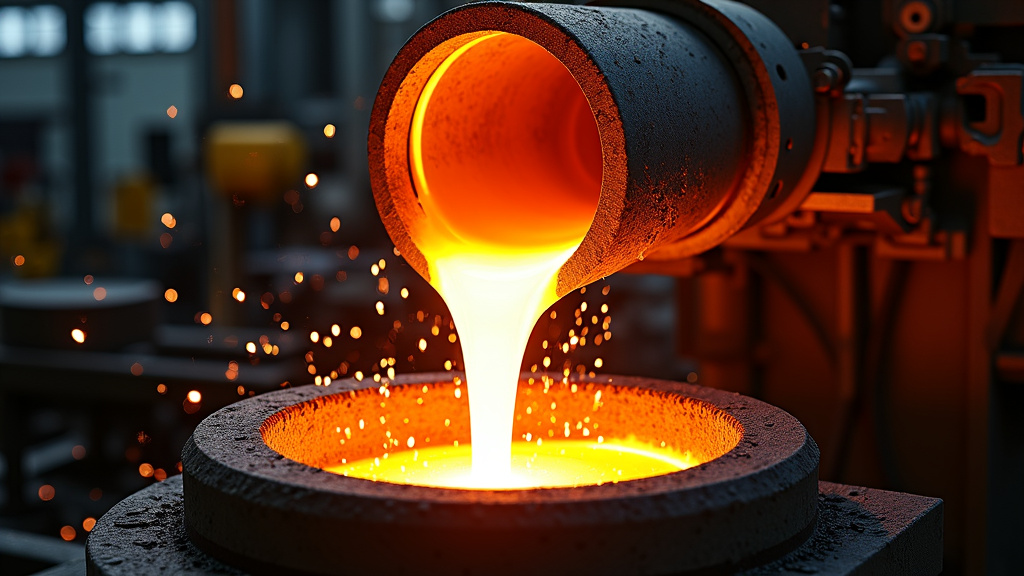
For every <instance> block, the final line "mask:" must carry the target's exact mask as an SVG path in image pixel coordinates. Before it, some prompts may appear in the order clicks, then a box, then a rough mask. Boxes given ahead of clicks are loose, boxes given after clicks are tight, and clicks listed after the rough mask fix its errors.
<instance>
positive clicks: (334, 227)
mask: <svg viewBox="0 0 1024 576" xmlns="http://www.w3.org/2000/svg"><path fill="white" fill-rule="evenodd" d="M340 228H341V218H338V217H337V216H335V217H334V218H331V232H337V231H338V230H339V229H340Z"/></svg>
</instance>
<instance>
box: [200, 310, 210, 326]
mask: <svg viewBox="0 0 1024 576" xmlns="http://www.w3.org/2000/svg"><path fill="white" fill-rule="evenodd" d="M210 322H213V315H212V314H210V313H209V312H203V313H202V314H200V315H199V323H200V324H202V325H203V326H209V324H210Z"/></svg>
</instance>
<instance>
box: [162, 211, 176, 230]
mask: <svg viewBox="0 0 1024 576" xmlns="http://www.w3.org/2000/svg"><path fill="white" fill-rule="evenodd" d="M160 223H161V224H163V225H164V226H167V227H168V228H174V227H175V226H177V224H178V221H177V220H175V218H174V215H173V214H171V213H170V212H164V215H163V216H161V217H160Z"/></svg>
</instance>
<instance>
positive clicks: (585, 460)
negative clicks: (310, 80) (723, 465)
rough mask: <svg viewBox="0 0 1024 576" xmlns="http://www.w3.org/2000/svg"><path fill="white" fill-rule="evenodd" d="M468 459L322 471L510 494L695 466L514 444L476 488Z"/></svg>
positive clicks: (576, 444) (434, 457)
mask: <svg viewBox="0 0 1024 576" xmlns="http://www.w3.org/2000/svg"><path fill="white" fill-rule="evenodd" d="M470 460H471V457H470V447H468V446H465V445H461V446H458V447H454V446H435V447H430V448H426V449H423V450H405V451H402V452H392V453H390V454H388V456H387V457H386V458H366V459H364V460H360V461H358V462H353V463H351V464H342V465H339V466H334V467H331V468H327V470H328V471H329V472H334V473H336V474H341V475H344V476H353V477H356V478H364V479H367V480H377V481H384V482H394V483H397V484H414V485H417V486H432V487H435V488H481V489H494V488H503V489H515V488H534V487H539V486H543V487H546V488H556V487H573V486H582V485H590V484H604V483H608V482H612V483H614V482H622V481H626V480H635V479H637V478H646V477H648V476H656V475H659V474H668V473H670V472H675V471H677V470H684V469H686V468H690V467H691V466H694V465H696V464H698V462H697V461H696V460H695V459H693V458H692V457H691V456H690V455H689V454H688V453H686V454H680V453H678V452H674V451H671V450H667V449H663V448H662V449H658V448H653V447H651V446H647V445H645V444H642V443H640V442H637V441H635V440H620V441H615V442H600V443H599V442H597V441H593V442H590V441H584V440H548V441H546V442H541V443H540V444H538V443H535V442H513V443H512V444H511V469H510V471H509V472H508V473H507V474H506V475H505V476H503V477H502V478H501V482H500V483H497V484H496V485H481V484H480V483H479V482H478V477H477V476H476V475H475V474H474V473H473V472H472V466H471V464H470Z"/></svg>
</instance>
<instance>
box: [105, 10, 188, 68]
mask: <svg viewBox="0 0 1024 576" xmlns="http://www.w3.org/2000/svg"><path fill="white" fill-rule="evenodd" d="M195 43H196V9H195V7H194V6H192V4H190V3H188V2H129V3H127V4H116V3H114V2H97V3H95V4H92V5H90V6H89V8H87V9H86V11H85V47H86V48H87V49H88V50H89V52H91V53H93V54H99V55H106V54H157V53H165V54H167V53H170V54H175V53H180V52H185V51H187V50H188V49H189V48H191V47H192V46H193V45H194V44H195Z"/></svg>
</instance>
